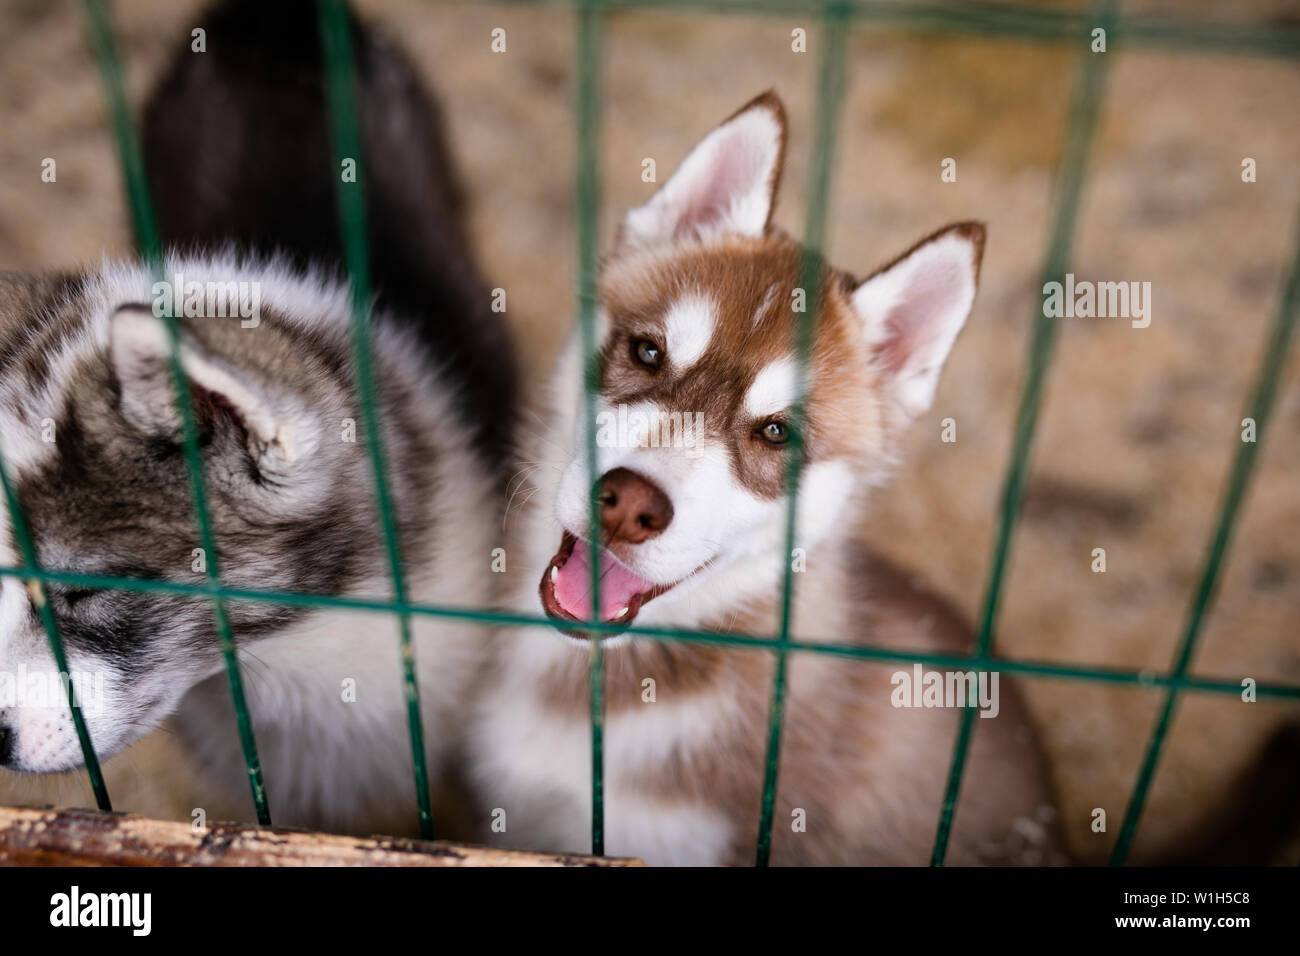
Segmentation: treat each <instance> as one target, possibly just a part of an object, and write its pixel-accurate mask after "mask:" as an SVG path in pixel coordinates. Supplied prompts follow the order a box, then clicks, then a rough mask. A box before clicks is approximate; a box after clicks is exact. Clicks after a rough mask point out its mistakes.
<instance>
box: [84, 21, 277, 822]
mask: <svg viewBox="0 0 1300 956" xmlns="http://www.w3.org/2000/svg"><path fill="white" fill-rule="evenodd" d="M85 9H86V13H87V15H88V17H89V20H90V28H91V39H92V41H93V43H94V48H95V58H96V60H97V61H98V63H99V70H100V75H101V78H102V81H103V85H104V91H105V94H106V96H107V98H108V106H109V110H110V115H111V119H112V123H113V129H114V132H115V134H116V138H117V148H118V154H119V158H120V161H121V165H122V172H123V175H124V177H125V179H126V191H127V196H128V198H129V199H130V204H131V214H132V223H133V226H134V230H135V239H136V245H137V246H138V247H139V248H140V250H141V252H142V254H143V255H144V257H145V259H146V260H147V261H148V263H149V266H150V269H151V270H152V271H153V274H154V278H155V279H156V280H159V281H161V280H165V279H166V274H165V271H166V270H165V265H164V261H163V254H162V246H161V243H160V241H159V237H158V227H157V223H156V220H155V219H154V215H153V203H152V202H151V200H150V198H149V185H148V181H147V179H146V177H145V170H144V159H143V157H142V155H141V153H140V143H139V140H138V139H137V138H136V135H135V128H134V126H133V125H132V123H131V114H130V111H129V110H128V108H127V104H126V90H125V88H124V86H123V84H122V70H121V65H120V63H119V62H118V56H117V44H116V41H115V40H114V37H113V28H112V23H111V22H110V19H109V13H108V10H107V7H106V4H105V3H104V2H103V0H85ZM162 318H163V321H164V323H165V324H166V326H167V333H168V337H169V338H170V340H171V356H170V364H171V373H172V381H173V383H174V385H175V389H176V402H177V407H178V408H179V410H180V416H181V431H182V437H183V450H184V453H185V464H186V468H187V470H188V472H189V476H190V490H191V493H192V497H193V500H194V511H195V515H196V518H197V522H198V528H199V540H200V542H201V544H202V546H203V552H204V555H205V556H206V565H207V580H208V584H209V586H211V587H217V586H219V585H220V583H221V582H220V578H221V573H220V563H219V559H218V553H217V545H216V538H215V537H214V535H213V531H212V523H211V520H210V518H209V514H208V505H207V493H206V489H205V486H204V480H203V459H202V457H201V456H200V454H199V443H198V430H197V428H196V427H195V423H194V411H193V409H192V407H191V406H190V398H189V394H190V390H189V383H188V380H187V378H186V375H185V370H184V368H182V366H181V359H180V334H179V330H178V328H177V323H176V317H175V316H174V315H172V314H171V311H170V310H169V311H168V312H167V313H166V314H165V315H164V316H162ZM212 610H213V615H214V617H215V619H216V625H217V633H218V635H219V637H220V642H221V653H222V656H223V657H224V659H225V665H226V675H227V678H228V680H229V683H230V694H231V697H232V699H233V701H234V707H235V721H236V723H237V725H238V728H239V742H240V745H241V746H242V747H243V751H244V763H245V766H246V768H247V770H248V782H249V786H250V788H251V790H252V794H253V805H254V806H255V807H256V809H257V820H258V823H260V824H261V825H263V826H269V825H270V823H271V811H270V808H269V806H268V804H267V799H266V786H265V784H264V782H263V780H262V765H261V762H260V761H259V759H258V756H257V743H256V741H255V740H254V739H253V723H252V720H251V719H250V717H249V714H248V703H247V701H246V699H245V697H244V684H243V680H242V678H241V677H240V673H239V660H238V656H237V653H236V648H235V639H234V635H233V634H232V633H231V630H230V620H229V618H228V616H227V614H226V604H225V601H224V599H223V598H221V597H220V596H219V595H215V594H214V595H213V597H212Z"/></svg>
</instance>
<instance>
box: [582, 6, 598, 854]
mask: <svg viewBox="0 0 1300 956" xmlns="http://www.w3.org/2000/svg"><path fill="white" fill-rule="evenodd" d="M600 7H601V3H600V0H583V2H582V3H580V4H579V7H578V10H577V22H576V24H575V29H576V35H575V41H576V43H575V56H576V58H577V112H578V117H577V118H578V161H577V166H576V169H577V183H576V190H577V199H578V203H577V219H578V221H577V230H578V309H579V312H578V321H579V323H580V325H581V330H582V354H583V359H584V374H583V379H582V381H583V399H582V400H583V410H584V418H585V420H586V423H587V434H586V453H587V475H588V477H589V479H590V481H591V498H590V502H589V512H588V521H589V528H590V532H589V537H590V539H591V541H590V543H589V548H590V564H591V619H592V621H593V622H596V623H599V621H600V509H599V505H598V502H597V497H598V495H599V490H600V476H599V475H597V474H596V467H597V464H598V462H597V455H596V390H597V389H598V388H599V386H600V383H599V381H598V377H599V374H600V365H599V356H598V355H597V352H596V268H597V263H596V243H597V239H598V232H599V229H600V46H601V31H602V27H603V24H604V21H603V13H602V12H601V9H600ZM588 633H589V634H590V639H591V678H590V689H591V700H590V703H591V852H592V854H593V855H596V856H599V855H602V854H603V853H604V852H605V747H604V737H605V670H604V663H605V662H604V651H603V649H602V648H601V640H602V639H603V638H602V635H601V633H600V632H599V631H590V632H588Z"/></svg>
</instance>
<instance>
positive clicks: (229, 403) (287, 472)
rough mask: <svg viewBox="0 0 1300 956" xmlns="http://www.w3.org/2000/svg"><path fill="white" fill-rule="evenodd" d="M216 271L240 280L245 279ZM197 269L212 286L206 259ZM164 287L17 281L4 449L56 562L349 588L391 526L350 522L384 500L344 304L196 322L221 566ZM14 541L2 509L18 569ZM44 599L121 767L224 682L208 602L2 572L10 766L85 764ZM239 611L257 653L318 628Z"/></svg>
mask: <svg viewBox="0 0 1300 956" xmlns="http://www.w3.org/2000/svg"><path fill="white" fill-rule="evenodd" d="M209 268H210V269H212V271H213V272H216V273H219V274H221V275H223V276H228V275H229V274H230V273H229V269H233V268H234V266H233V265H229V264H228V267H223V266H216V267H213V266H209ZM188 270H189V272H190V273H191V274H195V277H196V278H202V277H204V276H203V267H202V263H199V262H193V263H189V264H188ZM253 278H255V279H257V278H266V279H268V280H269V281H268V283H267V284H268V285H271V284H272V283H277V284H278V285H279V286H281V287H283V286H284V285H285V284H286V283H287V284H289V285H290V286H292V284H293V283H292V281H291V280H290V279H288V278H283V277H282V278H280V279H279V280H276V279H274V278H273V277H271V276H269V275H268V276H260V277H259V276H258V275H257V274H256V273H254V275H253ZM150 282H151V280H150V278H149V276H148V273H147V272H146V271H145V270H143V269H130V268H127V269H117V271H116V272H113V271H111V270H110V271H109V272H106V273H105V274H103V275H92V276H76V277H65V278H63V279H60V280H57V281H55V280H43V279H28V278H21V277H12V276H0V448H2V449H3V452H4V460H5V467H6V473H7V475H8V477H9V480H10V482H11V485H12V486H13V488H14V490H15V493H16V496H17V498H18V502H19V504H20V505H21V509H22V512H23V514H24V515H25V518H26V524H27V526H28V527H29V529H30V532H31V536H32V539H33V542H34V546H35V551H36V557H37V560H38V561H39V563H40V565H41V566H42V567H43V568H47V569H52V570H59V571H71V572H74V573H83V574H88V575H116V576H125V577H132V578H145V579H157V580H166V581H172V582H177V583H184V584H190V585H200V584H203V583H205V573H204V572H205V570H206V562H209V561H211V560H213V558H219V561H220V571H221V576H222V580H223V582H224V583H225V584H227V585H229V586H231V587H237V588H240V587H242V588H272V589H280V588H283V589H286V590H297V591H311V592H315V593H337V592H339V591H340V590H341V589H342V586H343V582H345V581H347V580H349V579H350V578H351V577H352V576H353V575H356V574H357V567H358V562H363V561H365V560H366V559H367V555H374V554H377V553H379V552H378V550H377V549H378V541H377V540H376V537H375V533H374V531H373V524H374V516H373V511H371V510H370V509H369V508H367V507H359V506H357V505H355V504H351V499H352V498H358V499H365V498H366V497H367V493H366V492H362V493H360V494H357V493H355V489H367V488H369V486H370V485H369V475H368V471H367V469H366V467H365V464H364V461H365V456H364V453H362V452H360V451H358V449H359V448H361V447H363V443H361V442H357V443H348V442H347V441H346V440H340V437H341V436H340V428H341V427H345V426H344V424H343V423H344V422H345V421H346V420H347V419H348V418H349V417H351V416H355V415H356V414H357V413H356V410H355V409H356V405H355V403H354V401H353V397H352V395H351V392H350V385H349V384H348V383H349V380H350V371H349V369H350V364H349V358H348V354H349V353H348V346H347V337H346V331H345V330H346V321H345V316H346V314H347V306H346V299H345V294H344V293H335V294H334V295H333V297H332V298H331V297H330V296H329V295H328V294H326V293H325V292H323V291H322V290H320V289H316V294H315V298H312V297H311V296H310V295H308V294H307V292H306V290H307V283H299V285H300V286H301V288H300V289H299V293H300V294H299V299H300V300H301V299H306V300H307V301H308V305H307V306H300V307H296V308H295V309H294V310H292V311H290V310H287V309H286V308H285V306H284V305H283V304H282V305H281V306H280V307H279V310H277V308H276V307H272V308H269V309H267V310H265V311H264V313H263V316H262V320H261V322H260V324H259V325H258V326H257V327H256V328H248V327H245V325H244V324H242V323H241V321H240V319H239V318H187V319H178V320H177V322H178V323H179V325H180V332H181V351H180V356H181V362H182V366H183V368H184V370H185V373H186V375H187V377H188V380H189V383H190V397H191V403H192V407H193V409H194V412H195V419H196V426H197V429H198V436H199V444H200V453H201V459H202V463H203V478H204V483H205V485H206V489H205V490H206V497H207V503H208V512H209V515H210V519H211V530H212V534H213V536H214V540H215V542H216V545H217V549H218V552H219V554H218V555H207V554H205V553H204V551H203V549H202V541H201V539H200V536H199V533H198V530H197V524H196V516H195V510H194V503H193V497H192V491H191V484H190V478H189V474H188V471H187V469H186V462H185V456H184V453H183V449H182V443H181V435H182V432H181V418H180V415H179V413H178V410H177V406H176V401H175V391H174V382H173V378H172V368H171V364H170V356H171V351H170V349H171V339H170V335H169V332H168V330H167V328H166V326H165V325H164V322H163V320H162V319H159V318H156V317H155V316H154V314H153V312H152V309H151V306H150V304H149V299H148V295H149V292H148V290H149V289H150ZM313 288H315V287H313ZM326 300H328V301H326ZM299 308H301V309H303V310H305V311H312V310H313V309H318V310H319V311H320V312H321V313H328V312H330V311H333V313H334V314H335V315H336V316H338V321H337V322H336V323H333V325H330V324H328V323H327V324H325V325H317V326H313V325H311V324H310V323H309V322H308V321H307V319H306V318H305V317H304V315H303V314H300V313H299V311H298V310H299ZM399 377H400V376H399ZM399 444H400V440H399ZM349 488H351V489H353V490H354V491H353V492H348V491H347V489H349ZM367 504H368V502H367ZM14 532H15V527H14V519H13V516H11V515H10V514H9V513H8V509H7V508H6V507H5V506H4V503H3V502H2V501H0V565H4V566H7V567H14V566H19V565H21V563H22V554H21V552H20V551H19V549H18V543H17V538H16V536H15V533H14ZM40 600H48V602H49V605H50V607H51V609H52V610H53V612H54V615H55V618H56V620H57V623H58V626H59V630H60V632H61V636H62V640H63V645H64V648H65V651H66V654H67V658H68V663H69V671H70V674H71V680H72V684H73V686H74V687H75V688H76V689H77V691H78V692H79V694H80V697H81V703H82V710H83V713H84V715H85V717H86V720H87V724H88V727H89V731H90V735H91V739H92V741H93V743H94V744H95V747H96V750H97V751H98V753H99V754H100V755H101V756H107V755H111V754H112V753H114V752H116V751H117V750H120V749H121V748H122V747H124V746H126V745H127V744H129V743H131V742H133V741H134V740H135V739H137V738H139V737H140V736H142V735H143V734H144V733H145V732H146V731H148V730H150V729H152V728H153V727H154V726H155V725H156V724H157V723H158V722H159V721H160V720H161V719H162V718H164V717H165V716H167V715H168V714H169V713H170V712H171V711H172V710H173V709H174V707H175V706H176V704H177V702H178V701H179V699H180V698H181V696H182V695H183V694H184V693H185V691H186V690H188V689H189V688H190V687H191V686H193V685H194V684H195V683H196V682H197V681H199V680H200V679H202V678H203V677H206V676H208V675H210V674H212V673H215V672H217V671H218V670H219V669H220V668H221V666H222V658H221V655H220V646H219V641H218V640H217V628H216V625H215V620H214V614H213V607H212V605H211V603H210V602H209V601H207V600H195V599H193V598H189V597H185V596H182V595H167V594H160V593H156V592H155V593H138V592H130V591H121V590H96V589H90V588H85V587H81V586H79V585H75V584H59V583H50V584H48V585H47V586H46V588H45V589H44V594H41V593H40V592H39V591H37V592H35V593H33V592H31V591H29V590H28V588H27V587H25V586H24V584H23V582H22V581H21V580H20V579H19V578H16V577H12V576H4V577H2V578H0V766H4V767H8V768H11V769H18V770H26V771H52V770H63V769H68V768H72V767H75V766H77V765H79V764H80V762H81V752H80V748H79V746H78V743H77V739H76V736H75V733H74V731H73V726H72V722H71V717H70V714H69V710H68V707H67V698H66V692H65V689H64V687H63V686H62V685H61V684H60V682H59V675H58V669H57V668H56V666H55V663H54V659H53V655H52V653H51V651H50V649H49V646H48V643H47V637H46V634H45V632H44V629H43V628H42V626H41V618H40V615H39V613H38V611H39V608H38V604H37V602H38V601H40ZM226 608H227V612H228V615H229V619H230V622H231V625H232V628H233V630H234V633H235V636H236V638H237V639H238V640H240V641H241V642H245V641H248V640H251V639H256V638H259V637H262V636H264V635H268V634H271V633H273V632H275V631H277V630H278V629H280V628H282V627H284V626H286V625H288V624H289V623H291V622H293V621H295V620H297V619H298V618H300V617H301V616H302V615H303V613H305V612H304V611H302V610H298V611H295V610H292V609H286V608H283V607H278V606H275V605H271V604H265V603H255V602H239V601H230V602H227V604H226Z"/></svg>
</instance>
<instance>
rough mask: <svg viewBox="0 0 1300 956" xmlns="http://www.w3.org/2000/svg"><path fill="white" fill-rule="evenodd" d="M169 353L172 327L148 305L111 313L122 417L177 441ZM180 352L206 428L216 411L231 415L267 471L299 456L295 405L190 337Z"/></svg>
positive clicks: (177, 415) (113, 359) (177, 420)
mask: <svg viewBox="0 0 1300 956" xmlns="http://www.w3.org/2000/svg"><path fill="white" fill-rule="evenodd" d="M171 354H172V350H171V336H170V335H169V333H168V331H167V326H166V324H165V322H164V320H163V319H161V318H159V317H157V316H155V315H154V314H153V311H152V310H151V309H150V307H149V306H147V305H135V304H131V305H123V306H121V307H119V308H118V309H117V311H115V312H114V313H113V316H112V318H111V319H110V323H109V357H110V360H111V362H112V366H113V373H114V376H115V377H116V379H117V383H118V386H119V388H120V389H121V410H122V415H123V416H124V417H125V418H126V420H127V421H128V422H130V423H131V424H132V425H134V426H135V427H136V428H138V429H139V430H140V431H142V432H144V433H145V434H148V435H153V436H157V437H160V438H169V439H173V440H179V439H180V436H181V416H180V411H179V410H178V408H177V405H176V387H175V382H174V380H173V377H172V366H171ZM180 356H181V368H182V369H184V371H185V375H186V378H187V379H188V380H189V384H190V393H191V396H192V398H193V401H194V408H195V412H196V420H197V422H198V424H199V425H200V426H205V425H212V424H213V423H214V421H215V419H216V418H217V417H218V416H225V417H227V418H229V419H232V420H233V421H234V422H236V423H237V424H238V426H239V428H240V429H242V431H243V433H244V435H245V436H246V444H247V448H248V451H249V453H250V454H251V455H252V457H253V460H254V462H255V463H256V464H257V465H258V467H259V469H262V470H263V471H264V472H279V473H283V472H284V471H285V470H286V469H287V468H288V466H290V465H291V464H292V463H293V462H294V461H295V460H296V459H297V458H298V457H300V455H301V453H302V451H303V448H302V441H301V439H302V433H303V429H302V428H301V427H300V426H301V422H300V421H298V419H300V418H301V415H295V414H293V412H294V409H293V408H292V404H293V403H291V402H290V401H288V400H287V399H286V398H285V397H283V396H276V395H275V393H274V392H273V390H272V389H269V388H266V387H264V385H263V384H261V383H258V382H254V381H250V380H249V379H248V378H247V377H246V376H245V375H243V374H242V373H241V372H240V371H239V370H238V369H235V368H233V367H231V366H230V365H228V364H227V363H226V362H224V361H222V360H221V359H220V358H218V357H217V356H214V355H211V354H209V353H208V352H207V350H206V349H204V348H203V347H202V345H201V344H199V343H198V342H196V341H194V340H193V339H192V338H191V337H189V336H187V335H184V334H182V336H181V346H180Z"/></svg>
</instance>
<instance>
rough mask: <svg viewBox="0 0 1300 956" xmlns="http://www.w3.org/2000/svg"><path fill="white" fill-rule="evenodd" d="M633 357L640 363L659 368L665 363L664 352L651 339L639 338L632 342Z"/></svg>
mask: <svg viewBox="0 0 1300 956" xmlns="http://www.w3.org/2000/svg"><path fill="white" fill-rule="evenodd" d="M632 357H633V358H634V359H636V361H637V364H638V365H644V366H645V367H646V368H649V369H657V368H658V367H659V366H660V365H661V364H662V363H663V352H661V351H660V350H659V346H657V345H655V344H654V342H652V341H650V340H649V339H637V340H636V341H635V342H633V343H632Z"/></svg>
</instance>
